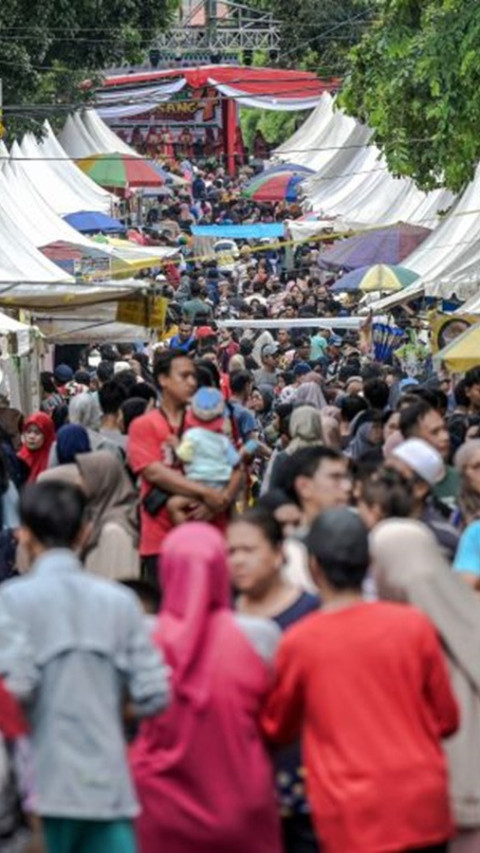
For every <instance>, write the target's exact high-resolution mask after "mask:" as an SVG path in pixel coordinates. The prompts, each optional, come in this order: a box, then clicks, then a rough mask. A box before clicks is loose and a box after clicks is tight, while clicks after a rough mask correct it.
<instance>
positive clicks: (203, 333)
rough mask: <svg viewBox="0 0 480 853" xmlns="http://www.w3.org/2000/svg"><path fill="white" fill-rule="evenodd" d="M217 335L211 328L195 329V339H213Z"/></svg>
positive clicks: (201, 327) (200, 327)
mask: <svg viewBox="0 0 480 853" xmlns="http://www.w3.org/2000/svg"><path fill="white" fill-rule="evenodd" d="M216 334H217V333H216V332H215V330H214V329H212V327H211V326H199V327H198V329H197V333H196V337H197V338H200V339H201V338H214V337H215V335H216Z"/></svg>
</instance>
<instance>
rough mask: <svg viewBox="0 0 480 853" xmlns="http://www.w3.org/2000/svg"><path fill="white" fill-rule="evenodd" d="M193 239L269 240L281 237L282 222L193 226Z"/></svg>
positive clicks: (282, 232)
mask: <svg viewBox="0 0 480 853" xmlns="http://www.w3.org/2000/svg"><path fill="white" fill-rule="evenodd" d="M192 234H193V236H194V237H210V238H213V239H214V240H219V239H220V238H224V239H229V240H261V239H262V238H263V237H267V238H268V239H269V240H272V239H274V238H275V237H283V234H284V226H283V223H282V222H272V223H271V224H266V223H264V222H259V223H253V224H252V225H194V226H193V227H192Z"/></svg>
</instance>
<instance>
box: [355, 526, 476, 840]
mask: <svg viewBox="0 0 480 853" xmlns="http://www.w3.org/2000/svg"><path fill="white" fill-rule="evenodd" d="M371 553H372V558H373V563H374V573H375V577H376V581H377V588H378V594H379V597H380V598H382V599H385V600H389V601H401V602H404V603H405V604H413V605H415V606H416V607H418V608H419V609H420V610H422V611H423V612H424V613H425V614H426V615H427V616H429V618H430V619H431V621H432V622H433V624H434V625H435V627H436V629H437V632H438V634H439V635H440V639H441V641H442V645H443V648H444V650H445V653H446V655H447V660H448V664H449V669H450V675H451V679H452V685H453V688H454V692H455V695H456V697H457V700H458V702H459V705H460V730H459V731H458V732H457V734H456V735H454V736H453V737H451V738H449V739H448V740H447V741H445V742H444V748H445V751H446V753H447V757H448V760H449V765H450V768H449V769H450V797H451V802H452V810H453V813H454V818H455V824H456V827H457V830H458V833H459V834H458V837H457V839H456V840H455V841H453V842H452V844H451V847H450V853H478V851H479V850H480V601H479V599H478V597H477V596H476V595H475V593H473V592H472V591H471V590H469V589H468V587H467V586H466V585H465V584H463V583H462V582H461V581H460V580H459V579H458V578H457V577H456V576H455V574H454V573H453V572H452V571H451V569H450V567H449V565H448V563H447V562H446V561H445V559H444V557H443V555H442V553H441V551H440V549H439V547H438V545H437V543H436V540H435V539H434V537H433V535H432V533H431V532H430V531H429V530H428V528H427V527H425V525H423V524H421V523H420V522H418V521H411V520H406V519H392V520H390V521H384V522H382V523H381V524H379V525H378V526H377V527H376V528H375V529H374V531H373V533H372V534H371Z"/></svg>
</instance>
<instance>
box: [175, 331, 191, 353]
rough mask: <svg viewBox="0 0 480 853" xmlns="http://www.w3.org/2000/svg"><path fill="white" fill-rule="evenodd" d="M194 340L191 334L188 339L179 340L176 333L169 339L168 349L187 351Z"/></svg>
mask: <svg viewBox="0 0 480 853" xmlns="http://www.w3.org/2000/svg"><path fill="white" fill-rule="evenodd" d="M194 340H195V338H194V337H193V335H191V337H189V339H188V341H181V340H180V338H179V336H178V335H174V336H173V338H171V339H170V349H179V350H180V351H181V352H188V351H189V349H190V347H191V345H192V343H193V341H194Z"/></svg>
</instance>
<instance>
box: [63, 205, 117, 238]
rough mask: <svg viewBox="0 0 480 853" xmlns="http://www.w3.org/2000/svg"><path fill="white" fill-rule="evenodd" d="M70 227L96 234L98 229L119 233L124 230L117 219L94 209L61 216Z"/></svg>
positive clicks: (84, 232)
mask: <svg viewBox="0 0 480 853" xmlns="http://www.w3.org/2000/svg"><path fill="white" fill-rule="evenodd" d="M63 218H64V220H65V222H68V224H69V225H71V226H72V228H75V229H76V230H77V231H81V232H82V234H96V233H97V232H98V231H103V232H104V233H107V232H109V233H114V234H115V233H119V232H121V231H125V226H124V225H122V223H121V222H119V221H118V219H113V217H112V216H107V214H106V213H99V212H97V211H96V210H80V211H79V212H78V213H69V214H67V216H64V217H63Z"/></svg>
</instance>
